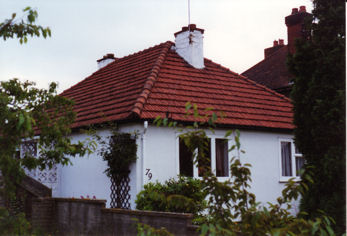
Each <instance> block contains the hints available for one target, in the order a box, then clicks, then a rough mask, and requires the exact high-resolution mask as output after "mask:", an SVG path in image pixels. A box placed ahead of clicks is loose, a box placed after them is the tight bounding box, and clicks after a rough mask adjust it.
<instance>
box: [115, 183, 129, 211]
mask: <svg viewBox="0 0 347 236" xmlns="http://www.w3.org/2000/svg"><path fill="white" fill-rule="evenodd" d="M129 183H130V178H129V177H126V178H122V179H120V180H117V179H116V178H111V208H123V209H130V194H129V192H130V185H129Z"/></svg>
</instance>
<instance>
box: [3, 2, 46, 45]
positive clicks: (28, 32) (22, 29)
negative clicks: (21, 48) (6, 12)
mask: <svg viewBox="0 0 347 236" xmlns="http://www.w3.org/2000/svg"><path fill="white" fill-rule="evenodd" d="M23 13H24V16H23V17H22V19H17V18H16V16H17V14H16V13H13V14H12V16H11V18H10V19H6V20H5V21H4V22H1V23H0V37H2V38H3V39H4V40H6V39H8V38H13V37H15V36H16V37H17V38H18V39H19V42H20V43H21V44H22V43H26V42H27V41H28V36H31V37H34V36H36V37H40V35H42V36H43V37H44V38H46V37H47V36H49V37H50V36H51V30H50V29H49V28H48V27H46V28H44V27H42V26H40V25H35V21H36V19H37V17H38V13H37V11H36V10H34V9H32V8H31V7H26V8H25V9H23ZM18 21H19V22H18Z"/></svg>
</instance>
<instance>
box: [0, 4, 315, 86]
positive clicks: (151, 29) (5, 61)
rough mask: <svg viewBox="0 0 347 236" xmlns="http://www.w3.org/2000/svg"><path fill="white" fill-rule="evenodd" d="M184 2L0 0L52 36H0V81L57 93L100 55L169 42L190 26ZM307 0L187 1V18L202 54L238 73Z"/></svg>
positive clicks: (4, 13) (0, 13)
mask: <svg viewBox="0 0 347 236" xmlns="http://www.w3.org/2000/svg"><path fill="white" fill-rule="evenodd" d="M187 2H188V0H112V1H111V0H60V1H57V0H54V1H53V0H31V1H30V0H0V21H3V20H4V19H6V18H9V17H10V16H11V14H12V13H13V12H17V13H19V15H22V13H21V11H22V9H23V8H25V7H26V6H31V7H33V8H35V9H37V10H38V13H39V17H38V23H39V24H42V25H43V26H49V27H50V28H51V30H52V37H51V38H48V39H43V38H35V39H31V38H29V40H28V43H27V44H25V45H20V44H19V42H18V40H17V39H9V40H7V41H3V40H0V80H8V79H10V78H15V77H16V78H20V79H22V80H26V79H27V80H30V81H35V82H36V83H37V84H38V86H39V87H47V85H48V83H49V82H52V81H56V82H58V83H59V91H60V92H61V91H63V90H65V89H67V88H69V87H70V86H72V85H74V84H75V83H77V82H79V81H81V80H82V79H84V78H85V77H87V76H88V75H90V74H91V73H93V72H94V71H96V70H97V65H96V60H97V59H99V58H101V57H102V56H103V55H105V54H106V53H114V54H115V56H116V57H123V56H126V55H128V54H131V53H134V52H137V51H139V50H143V49H146V48H148V47H151V46H154V45H156V44H159V43H162V42H165V41H167V40H171V41H174V36H173V34H174V33H175V32H177V31H179V30H180V29H181V27H182V26H185V25H187V24H188V13H187ZM301 5H305V6H306V8H307V10H308V11H311V10H312V2H311V1H310V0H191V23H195V24H196V25H197V27H199V28H203V29H205V34H204V54H205V57H207V58H209V59H211V60H213V61H215V62H217V63H220V64H222V65H223V66H226V67H228V68H230V69H231V70H233V71H235V72H237V73H242V72H243V71H244V70H246V69H248V68H249V67H251V66H253V65H254V64H255V63H257V62H259V61H260V60H262V59H263V57H264V56H263V55H264V51H263V50H264V48H266V47H270V46H272V42H273V40H275V39H279V38H282V39H284V40H285V43H287V32H286V30H287V28H286V26H285V24H284V17H285V16H287V15H289V14H290V13H291V9H292V8H293V7H299V6H301Z"/></svg>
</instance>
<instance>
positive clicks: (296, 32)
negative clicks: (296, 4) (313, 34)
mask: <svg viewBox="0 0 347 236" xmlns="http://www.w3.org/2000/svg"><path fill="white" fill-rule="evenodd" d="M308 16H311V14H310V13H308V12H306V7H305V6H300V8H299V9H298V8H293V9H292V14H291V15H289V16H287V17H286V18H285V22H286V25H287V33H288V52H289V53H290V54H294V53H295V39H297V38H303V37H305V32H304V20H305V18H306V17H308Z"/></svg>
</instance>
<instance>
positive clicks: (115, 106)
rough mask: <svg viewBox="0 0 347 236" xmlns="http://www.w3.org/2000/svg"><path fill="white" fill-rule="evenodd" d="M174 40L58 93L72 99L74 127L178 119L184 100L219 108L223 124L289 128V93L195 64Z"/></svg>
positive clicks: (216, 67) (209, 63) (212, 65)
mask: <svg viewBox="0 0 347 236" xmlns="http://www.w3.org/2000/svg"><path fill="white" fill-rule="evenodd" d="M173 45H174V44H173V43H172V42H169V41H168V42H166V43H162V44H160V45H157V46H154V47H151V48H148V49H146V50H144V51H141V52H138V53H135V54H132V55H129V56H126V57H123V58H118V59H117V60H116V61H114V62H112V63H110V64H109V65H107V66H105V67H104V68H102V69H100V70H98V71H96V72H95V73H93V74H92V75H91V76H89V77H87V78H86V79H85V80H83V81H81V82H79V83H78V84H76V85H74V86H72V87H71V88H69V89H67V90H65V91H64V92H63V93H62V94H61V95H63V96H65V97H68V98H71V99H73V100H75V107H74V109H75V111H76V112H77V119H76V122H75V123H74V124H73V127H80V126H86V125H91V124H98V123H103V122H106V121H124V120H129V119H139V120H141V119H155V118H156V117H157V116H158V115H160V116H162V117H166V115H167V114H169V117H170V118H172V119H174V120H178V121H192V117H185V116H184V115H185V104H186V102H187V101H189V102H191V103H195V104H197V106H198V108H199V109H201V110H203V109H205V108H207V107H212V108H213V109H214V111H222V112H223V113H224V115H225V117H224V118H223V119H220V120H218V121H217V123H219V124H221V125H234V126H246V127H259V128H261V127H262V128H274V129H293V124H292V116H293V114H292V105H291V102H290V100H289V99H288V98H286V97H284V96H283V95H280V94H278V93H276V92H274V91H272V90H270V89H268V88H266V87H264V86H262V85H259V84H257V83H255V82H254V81H252V80H249V79H247V78H245V77H243V76H241V75H238V74H236V73H234V72H232V71H230V70H229V69H227V68H224V67H222V66H221V65H219V64H216V63H214V62H212V61H211V60H208V59H205V68H204V69H195V68H193V67H192V66H190V65H189V64H188V63H187V62H185V61H184V59H182V58H181V57H180V56H179V55H178V54H177V53H176V52H175V51H174V50H172V49H171V47H172V46H173Z"/></svg>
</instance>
